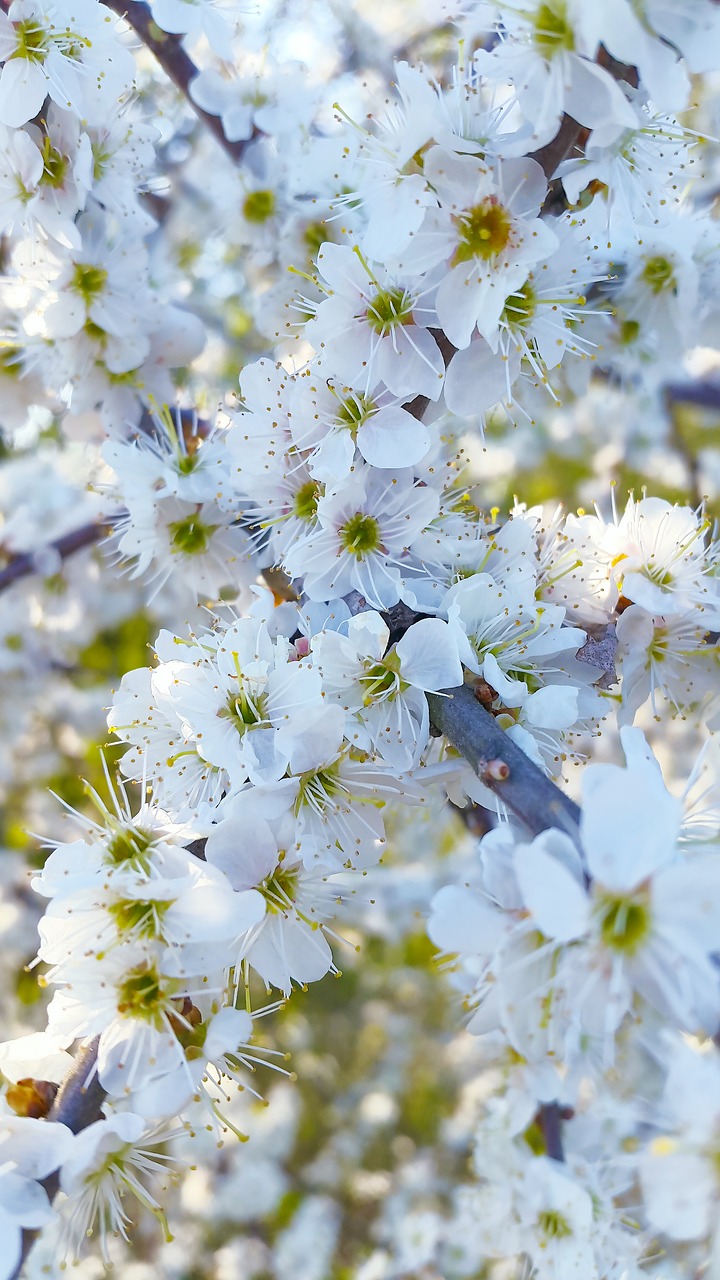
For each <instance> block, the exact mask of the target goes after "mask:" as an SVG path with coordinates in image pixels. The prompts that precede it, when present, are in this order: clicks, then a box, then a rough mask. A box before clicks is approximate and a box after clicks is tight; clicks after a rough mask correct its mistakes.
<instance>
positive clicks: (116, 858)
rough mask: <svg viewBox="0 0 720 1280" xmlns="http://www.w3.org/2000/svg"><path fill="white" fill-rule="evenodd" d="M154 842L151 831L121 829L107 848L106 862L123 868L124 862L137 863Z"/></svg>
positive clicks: (132, 828)
mask: <svg viewBox="0 0 720 1280" xmlns="http://www.w3.org/2000/svg"><path fill="white" fill-rule="evenodd" d="M153 844H154V840H153V837H152V835H151V834H150V832H149V831H144V830H143V828H142V827H133V826H128V827H119V828H118V830H117V831H116V832H115V834H114V835H113V837H112V839H111V840H110V841H109V843H108V844H107V845H106V846H105V861H106V862H112V863H114V865H115V866H121V865H122V863H123V862H136V861H137V860H138V859H144V861H145V862H147V859H145V858H144V855H145V854H146V853H147V852H148V850H149V849H151V848H152V846H153Z"/></svg>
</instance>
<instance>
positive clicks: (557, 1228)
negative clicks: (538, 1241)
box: [537, 1209, 572, 1240]
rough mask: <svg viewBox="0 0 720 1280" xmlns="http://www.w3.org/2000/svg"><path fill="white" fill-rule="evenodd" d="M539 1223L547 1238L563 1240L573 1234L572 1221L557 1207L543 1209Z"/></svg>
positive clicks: (539, 1216)
mask: <svg viewBox="0 0 720 1280" xmlns="http://www.w3.org/2000/svg"><path fill="white" fill-rule="evenodd" d="M537 1224H538V1227H539V1228H540V1231H541V1232H542V1234H543V1235H544V1236H545V1239H546V1240H561V1239H563V1238H564V1237H567V1236H571V1235H572V1227H571V1226H570V1223H569V1222H568V1220H567V1218H565V1217H563V1215H562V1214H561V1213H559V1212H558V1210H557V1209H543V1210H542V1212H541V1213H539V1214H538V1219H537Z"/></svg>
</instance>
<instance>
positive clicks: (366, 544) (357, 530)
mask: <svg viewBox="0 0 720 1280" xmlns="http://www.w3.org/2000/svg"><path fill="white" fill-rule="evenodd" d="M339 535H340V542H341V544H342V546H343V547H344V548H345V550H346V551H349V552H350V554H351V555H353V556H355V557H356V558H357V559H358V560H362V559H363V557H364V556H367V555H369V554H370V552H372V551H377V550H378V549H379V548H380V546H381V545H382V544H381V541H380V525H379V524H378V522H377V520H376V519H375V517H374V516H367V515H365V513H364V512H363V511H356V512H355V515H354V516H351V517H350V519H349V520H347V521H346V523H345V524H344V525H342V526H341V527H340V529H339Z"/></svg>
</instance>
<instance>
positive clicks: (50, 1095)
mask: <svg viewBox="0 0 720 1280" xmlns="http://www.w3.org/2000/svg"><path fill="white" fill-rule="evenodd" d="M59 1087H60V1086H59V1085H57V1084H54V1083H53V1081H52V1080H33V1078H32V1076H25V1078H24V1079H22V1080H18V1081H17V1082H16V1083H15V1084H11V1085H10V1088H9V1089H8V1091H7V1093H6V1094H5V1098H6V1100H7V1104H8V1106H9V1107H10V1109H11V1111H14V1112H15V1115H16V1116H28V1117H29V1118H30V1119H31V1120H43V1119H44V1118H45V1116H46V1115H48V1113H49V1112H50V1109H51V1107H52V1104H53V1102H54V1101H55V1097H56V1094H57V1091H58V1089H59Z"/></svg>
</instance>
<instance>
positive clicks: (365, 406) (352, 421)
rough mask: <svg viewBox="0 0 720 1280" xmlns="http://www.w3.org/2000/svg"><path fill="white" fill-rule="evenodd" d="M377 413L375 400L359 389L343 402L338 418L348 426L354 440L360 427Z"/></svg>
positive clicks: (342, 423) (339, 421) (343, 424)
mask: <svg viewBox="0 0 720 1280" xmlns="http://www.w3.org/2000/svg"><path fill="white" fill-rule="evenodd" d="M375 413H377V405H376V404H375V401H374V400H371V399H370V397H369V396H364V395H362V394H361V393H360V392H359V391H357V392H353V394H352V395H350V396H348V397H347V399H346V400H343V401H342V402H341V404H340V408H339V409H338V412H337V420H338V423H340V424H341V425H342V426H344V427H347V428H348V430H349V431H350V433H351V435H352V437H353V440H354V439H355V436H356V434H357V429H358V427H361V426H362V425H363V423H364V422H367V420H368V418H372V416H373V414H375Z"/></svg>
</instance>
